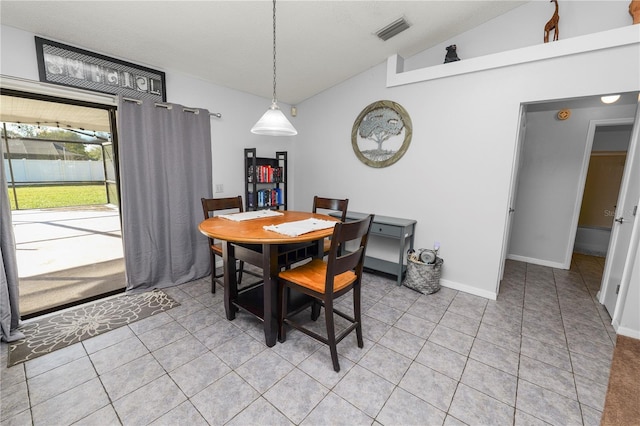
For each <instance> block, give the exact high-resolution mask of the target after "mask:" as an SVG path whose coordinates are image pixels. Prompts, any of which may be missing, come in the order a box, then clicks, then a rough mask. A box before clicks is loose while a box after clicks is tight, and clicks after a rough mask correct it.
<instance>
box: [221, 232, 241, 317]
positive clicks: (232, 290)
mask: <svg viewBox="0 0 640 426" xmlns="http://www.w3.org/2000/svg"><path fill="white" fill-rule="evenodd" d="M222 264H223V269H224V310H225V313H226V314H227V319H228V320H233V319H235V317H236V308H235V306H233V303H232V301H234V300H236V299H237V298H238V282H237V274H236V257H235V253H234V250H233V244H231V243H230V242H228V241H225V242H223V243H222Z"/></svg>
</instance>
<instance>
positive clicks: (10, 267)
mask: <svg viewBox="0 0 640 426" xmlns="http://www.w3.org/2000/svg"><path fill="white" fill-rule="evenodd" d="M2 152H3V150H2V149H1V147H0V327H1V328H2V336H1V337H2V340H4V341H5V342H12V341H14V340H18V339H23V338H24V334H22V333H21V332H20V331H18V330H17V328H18V324H19V322H20V305H19V304H18V296H19V290H18V264H17V261H16V241H15V238H14V236H13V223H12V221H11V205H10V204H9V194H8V193H7V178H6V175H5V171H4V155H2Z"/></svg>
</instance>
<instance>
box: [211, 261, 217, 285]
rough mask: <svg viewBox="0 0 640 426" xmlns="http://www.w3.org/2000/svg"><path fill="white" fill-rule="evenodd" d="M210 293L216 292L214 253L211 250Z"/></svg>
mask: <svg viewBox="0 0 640 426" xmlns="http://www.w3.org/2000/svg"><path fill="white" fill-rule="evenodd" d="M211 293H213V294H216V255H215V254H213V252H211Z"/></svg>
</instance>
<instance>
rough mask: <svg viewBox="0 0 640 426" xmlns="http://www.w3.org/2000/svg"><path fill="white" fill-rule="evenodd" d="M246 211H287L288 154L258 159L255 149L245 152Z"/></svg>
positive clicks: (277, 153) (279, 153)
mask: <svg viewBox="0 0 640 426" xmlns="http://www.w3.org/2000/svg"><path fill="white" fill-rule="evenodd" d="M244 172H245V174H244V175H245V179H244V181H245V184H244V186H245V194H244V199H245V210H246V211H251V210H261V209H272V210H287V152H286V151H279V152H276V156H275V158H269V157H258V156H257V154H256V149H255V148H245V150H244Z"/></svg>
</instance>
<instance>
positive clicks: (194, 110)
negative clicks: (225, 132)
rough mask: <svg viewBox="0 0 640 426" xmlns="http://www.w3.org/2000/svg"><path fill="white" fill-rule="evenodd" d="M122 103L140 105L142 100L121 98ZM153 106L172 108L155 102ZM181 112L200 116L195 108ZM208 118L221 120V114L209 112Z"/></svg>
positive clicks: (183, 109)
mask: <svg viewBox="0 0 640 426" xmlns="http://www.w3.org/2000/svg"><path fill="white" fill-rule="evenodd" d="M122 100H123V101H128V102H134V103H136V104H138V105H142V100H140V99H133V98H125V97H123V98H122ZM154 105H155V106H156V107H158V108H167V109H171V108H172V107H173V106H172V105H170V104H163V103H159V102H156V103H154ZM182 111H183V112H192V113H194V114H200V110H199V109H195V108H182ZM209 116H210V117H216V118H222V114H220V113H219V112H210V113H209Z"/></svg>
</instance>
